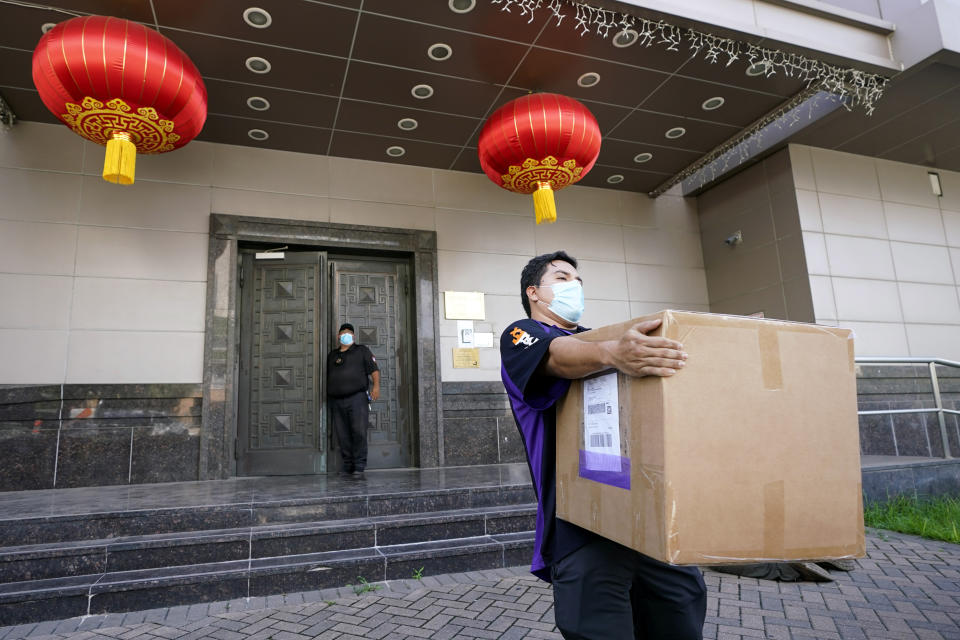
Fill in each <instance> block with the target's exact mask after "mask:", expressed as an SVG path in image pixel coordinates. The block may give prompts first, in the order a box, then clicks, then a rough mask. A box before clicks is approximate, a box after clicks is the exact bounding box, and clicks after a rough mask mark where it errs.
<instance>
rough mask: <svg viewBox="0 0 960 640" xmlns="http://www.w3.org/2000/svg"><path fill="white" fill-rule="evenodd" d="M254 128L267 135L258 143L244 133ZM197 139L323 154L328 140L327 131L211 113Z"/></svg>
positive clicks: (328, 131) (328, 132) (328, 133)
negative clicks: (266, 137)
mask: <svg viewBox="0 0 960 640" xmlns="http://www.w3.org/2000/svg"><path fill="white" fill-rule="evenodd" d="M254 128H256V129H263V130H264V131H266V132H267V133H269V134H270V137H269V138H268V139H267V140H264V141H262V142H261V141H257V140H254V139H252V138H251V137H250V136H248V135H247V132H248V131H249V130H250V129H254ZM197 140H206V141H207V142H221V143H223V144H239V145H243V146H247V147H260V148H264V149H282V150H284V151H297V152H300V153H313V154H319V155H324V154H326V152H327V146H328V143H329V142H330V130H329V129H316V128H313V127H298V126H296V125H292V124H281V123H275V122H266V123H264V122H255V121H252V120H247V119H244V118H233V117H230V116H218V115H211V116H208V117H207V122H206V124H204V125H203V131H201V132H200V135H199V136H197Z"/></svg>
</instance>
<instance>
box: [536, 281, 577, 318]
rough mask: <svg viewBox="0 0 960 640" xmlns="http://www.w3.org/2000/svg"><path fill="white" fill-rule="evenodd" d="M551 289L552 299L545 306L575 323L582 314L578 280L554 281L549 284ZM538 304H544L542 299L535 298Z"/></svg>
mask: <svg viewBox="0 0 960 640" xmlns="http://www.w3.org/2000/svg"><path fill="white" fill-rule="evenodd" d="M550 289H551V290H552V291H553V301H551V302H550V306H548V307H547V308H548V309H550V311H552V312H553V313H555V314H556V315H557V316H558V317H560V318H563V319H564V320H566V321H567V322H570V323H573V324H576V323H577V322H579V321H580V317H581V316H582V315H583V307H584V302H583V286H582V285H581V284H580V281H579V280H569V281H567V282H555V283H553V284H552V285H550ZM537 302H539V303H540V304H546V303H545V302H544V301H543V300H537Z"/></svg>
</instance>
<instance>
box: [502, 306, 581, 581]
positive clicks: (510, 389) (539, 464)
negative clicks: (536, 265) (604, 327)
mask: <svg viewBox="0 0 960 640" xmlns="http://www.w3.org/2000/svg"><path fill="white" fill-rule="evenodd" d="M509 327H510V328H509V329H507V330H506V331H504V332H503V335H501V336H500V361H501V363H502V364H501V368H500V375H501V377H502V378H503V386H504V387H505V388H506V390H507V396H508V397H509V399H510V407H511V409H512V410H513V418H514V420H516V422H517V429H519V431H520V437H521V439H522V440H523V446H524V448H525V449H526V452H527V463H528V464H529V466H530V478H531V479H532V480H533V490H534V492H535V493H536V494H537V533H536V537H535V539H534V546H533V561H532V563H531V566H530V571H531V572H532V573H533V574H534V575H535V576H537V577H538V578H540V579H542V580H546V581H547V582H549V581H550V566H551V565H553V564H554V563H555V562H557V561H558V560H560V559H562V558H563V557H564V556H566V555H567V554H569V553H571V552H573V551H576V550H577V549H579V548H580V547H581V546H583V545H585V544H586V543H588V542H590V540H592V539H593V538H594V537H596V536H595V534H593V533H590V532H589V531H587V530H586V529H581V528H580V527H578V526H576V525H573V524H570V523H569V522H565V521H563V520H558V519H557V517H556V494H557V468H556V456H557V440H556V433H557V408H556V402H557V400H559V399H560V398H562V397H563V396H564V394H566V393H567V389H569V388H570V381H569V380H566V379H564V378H555V377H553V376H549V375H547V374H545V373H543V371H538V369H539V367H540V364H541V362H542V361H543V358H544V356H546V355H547V353H548V352H549V350H550V342H551V341H552V340H553V339H554V338H559V337H561V336H566V335H570V334H571V333H573V332H571V331H565V330H563V329H560V328H559V327H556V326H551V325H547V324H544V323H542V322H538V321H536V320H531V319H529V318H525V319H523V320H518V321H517V322H513V323H511V324H510V325H509ZM581 331H586V329H585V328H584V327H579V326H578V327H577V330H576V333H580V332H581Z"/></svg>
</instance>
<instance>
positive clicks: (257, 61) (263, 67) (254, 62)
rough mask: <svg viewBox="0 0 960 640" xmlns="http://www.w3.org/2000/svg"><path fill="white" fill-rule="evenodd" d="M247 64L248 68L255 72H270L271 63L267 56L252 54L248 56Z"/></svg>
mask: <svg viewBox="0 0 960 640" xmlns="http://www.w3.org/2000/svg"><path fill="white" fill-rule="evenodd" d="M245 64H246V65H247V69H250V71H253V72H254V73H270V63H269V62H267V59H266V58H261V57H260V56H250V57H249V58H247V61H246V63H245Z"/></svg>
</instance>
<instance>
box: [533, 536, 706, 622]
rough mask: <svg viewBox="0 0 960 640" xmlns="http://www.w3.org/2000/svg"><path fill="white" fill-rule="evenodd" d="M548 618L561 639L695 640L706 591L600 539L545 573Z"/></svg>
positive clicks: (688, 572) (695, 578)
mask: <svg viewBox="0 0 960 640" xmlns="http://www.w3.org/2000/svg"><path fill="white" fill-rule="evenodd" d="M551 578H552V580H553V598H554V605H553V606H554V615H555V617H556V621H557V627H558V628H559V630H560V633H561V634H562V635H563V637H564V638H566V639H567V640H640V639H642V640H701V639H702V638H703V622H704V619H705V618H706V614H707V588H706V585H705V584H704V582H703V574H701V573H700V570H699V569H697V568H696V567H675V566H671V565H668V564H664V563H662V562H658V561H657V560H653V559H652V558H649V557H647V556H645V555H643V554H640V553H637V552H636V551H633V550H632V549H628V548H627V547H624V546H621V545H619V544H617V543H615V542H611V541H609V540H606V539H599V540H596V541H594V542H591V543H589V544H587V545H586V546H583V547H581V548H580V549H578V550H576V551H574V552H573V553H571V554H570V555H568V556H566V557H565V558H563V559H561V560H560V561H559V562H558V563H556V564H555V565H554V566H553V567H552V569H551Z"/></svg>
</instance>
